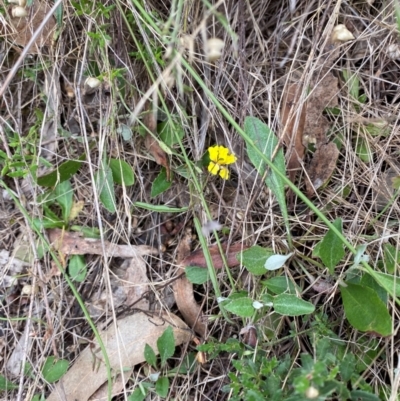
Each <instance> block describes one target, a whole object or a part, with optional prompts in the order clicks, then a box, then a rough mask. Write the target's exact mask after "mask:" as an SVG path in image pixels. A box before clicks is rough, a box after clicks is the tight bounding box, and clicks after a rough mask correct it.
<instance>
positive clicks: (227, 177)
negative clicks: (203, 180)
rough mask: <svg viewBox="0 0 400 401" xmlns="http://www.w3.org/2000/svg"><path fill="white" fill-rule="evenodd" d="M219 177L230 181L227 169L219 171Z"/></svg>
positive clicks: (223, 168)
mask: <svg viewBox="0 0 400 401" xmlns="http://www.w3.org/2000/svg"><path fill="white" fill-rule="evenodd" d="M219 176H220V177H221V178H223V179H224V180H227V179H229V170H228V169H227V168H226V167H221V169H220V170H219Z"/></svg>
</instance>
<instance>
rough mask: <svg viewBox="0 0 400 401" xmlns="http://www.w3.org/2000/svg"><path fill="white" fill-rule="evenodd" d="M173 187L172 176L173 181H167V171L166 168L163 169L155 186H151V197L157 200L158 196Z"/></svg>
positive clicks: (154, 182) (154, 183) (155, 181)
mask: <svg viewBox="0 0 400 401" xmlns="http://www.w3.org/2000/svg"><path fill="white" fill-rule="evenodd" d="M171 185H172V176H171V181H167V170H166V169H165V167H163V168H162V169H161V171H160V174H158V176H157V177H156V179H155V180H154V181H153V184H152V186H151V192H150V196H151V197H152V198H155V197H156V196H157V195H160V194H162V193H163V192H165V191H166V190H167V189H169V188H170V187H171Z"/></svg>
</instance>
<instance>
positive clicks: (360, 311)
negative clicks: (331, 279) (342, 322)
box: [340, 283, 392, 336]
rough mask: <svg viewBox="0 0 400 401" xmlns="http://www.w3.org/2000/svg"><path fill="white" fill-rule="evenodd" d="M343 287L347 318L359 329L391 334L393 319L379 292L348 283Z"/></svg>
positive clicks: (341, 289)
mask: <svg viewBox="0 0 400 401" xmlns="http://www.w3.org/2000/svg"><path fill="white" fill-rule="evenodd" d="M346 284H347V287H341V288H340V292H341V294H342V299H343V306H344V312H345V314H346V318H347V320H348V321H349V322H350V324H351V325H352V326H353V327H354V328H355V329H357V330H360V331H368V332H374V333H378V334H380V335H382V336H389V335H390V334H391V333H392V319H391V317H390V315H389V312H388V310H387V308H386V305H385V304H384V303H383V302H382V301H381V299H380V298H379V296H378V294H377V293H376V292H375V291H374V290H373V289H371V288H369V287H364V286H362V285H359V284H351V283H346Z"/></svg>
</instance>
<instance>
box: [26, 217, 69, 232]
mask: <svg viewBox="0 0 400 401" xmlns="http://www.w3.org/2000/svg"><path fill="white" fill-rule="evenodd" d="M32 223H33V226H34V227H35V228H36V229H37V230H39V231H40V230H43V229H48V228H63V227H65V222H64V221H62V220H60V219H57V220H53V219H51V218H49V217H47V216H43V217H42V218H41V219H39V218H34V219H33V220H32Z"/></svg>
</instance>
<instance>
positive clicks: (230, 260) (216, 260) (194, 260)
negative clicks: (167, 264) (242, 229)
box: [181, 242, 248, 269]
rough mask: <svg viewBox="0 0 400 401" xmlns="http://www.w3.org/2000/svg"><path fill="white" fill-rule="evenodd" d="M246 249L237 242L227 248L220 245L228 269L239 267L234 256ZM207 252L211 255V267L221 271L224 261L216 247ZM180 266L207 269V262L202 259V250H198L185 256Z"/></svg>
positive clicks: (213, 246) (224, 245)
mask: <svg viewBox="0 0 400 401" xmlns="http://www.w3.org/2000/svg"><path fill="white" fill-rule="evenodd" d="M247 248H248V247H247V246H246V245H243V244H242V243H240V242H238V243H236V244H232V245H230V246H229V248H228V245H227V244H222V249H223V250H224V252H225V258H226V261H227V264H228V267H229V268H232V267H236V266H239V264H240V262H239V261H238V260H237V258H236V255H237V254H238V253H239V252H240V251H243V250H245V249H247ZM208 249H209V252H210V255H211V259H212V262H213V265H214V267H215V268H216V269H222V267H223V266H224V261H223V259H222V257H221V254H220V251H219V248H218V245H212V246H210V247H209V248H208ZM181 265H182V266H184V267H188V266H198V267H207V262H206V259H205V257H204V253H203V250H202V249H198V250H196V251H194V252H192V253H191V254H190V255H189V256H187V257H186V258H185V259H184V260H183V261H182V262H181Z"/></svg>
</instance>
